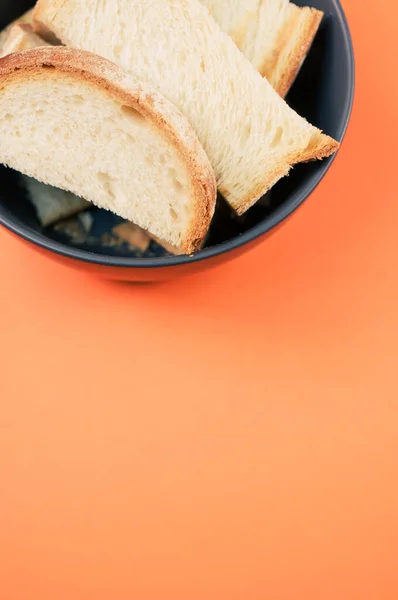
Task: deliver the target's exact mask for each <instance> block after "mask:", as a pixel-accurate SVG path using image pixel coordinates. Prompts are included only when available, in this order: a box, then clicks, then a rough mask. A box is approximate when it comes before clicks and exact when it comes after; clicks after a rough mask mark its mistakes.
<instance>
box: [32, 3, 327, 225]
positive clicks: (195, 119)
mask: <svg viewBox="0 0 398 600" xmlns="http://www.w3.org/2000/svg"><path fill="white" fill-rule="evenodd" d="M34 22H35V26H36V27H39V28H40V31H46V30H50V31H51V32H52V33H53V34H55V36H56V37H57V38H59V39H60V40H61V41H62V42H63V43H64V44H66V45H69V46H74V47H76V48H81V49H84V50H88V51H90V52H93V53H96V54H99V55H102V56H105V57H106V58H108V59H110V60H111V61H113V62H115V63H116V64H118V65H119V66H121V67H123V68H124V69H126V70H127V71H129V72H130V73H135V74H136V75H137V76H138V77H139V78H141V79H143V80H147V81H148V82H149V83H151V84H152V85H154V86H155V87H156V88H157V89H158V90H159V91H160V92H161V93H162V94H163V95H164V96H165V97H166V98H168V100H170V101H171V102H173V103H174V104H175V105H176V106H177V107H178V108H180V110H181V111H182V112H183V113H184V114H185V116H186V117H187V118H188V120H189V121H190V122H191V124H192V125H193V127H194V129H195V130H196V132H197V134H198V137H199V140H200V141H201V143H202V145H203V147H204V148H205V151H206V152H207V155H208V156H209V159H210V162H211V163H212V165H213V167H214V171H215V173H216V178H217V184H218V187H219V190H220V192H221V193H222V194H223V196H224V197H225V198H226V200H227V201H228V202H229V204H230V205H231V206H232V207H233V208H234V209H235V210H236V211H237V212H238V213H239V214H242V213H244V212H245V211H246V210H247V209H248V208H250V207H251V206H252V205H253V204H254V203H255V202H256V201H257V200H258V199H259V198H261V197H262V196H263V195H264V194H265V193H266V192H267V191H268V190H269V189H270V188H271V187H272V186H273V185H274V184H275V183H276V182H277V181H278V180H279V179H280V178H281V177H283V176H284V175H286V174H287V173H288V172H289V170H290V168H291V166H292V165H294V164H296V163H299V162H302V161H307V160H311V159H317V158H324V157H326V156H329V155H330V154H332V153H333V152H335V151H336V150H337V148H338V146H339V144H338V143H337V142H336V141H334V140H333V139H331V138H330V137H327V136H325V135H323V134H322V133H321V132H320V131H319V130H318V129H316V128H315V127H313V126H312V125H310V124H309V123H308V122H307V121H305V119H303V118H301V117H300V116H299V115H298V114H297V113H295V112H294V111H293V110H292V109H291V108H289V106H288V105H287V104H286V103H285V102H284V101H283V100H282V99H281V98H280V96H279V95H278V94H277V93H276V92H275V90H274V89H273V88H272V86H271V84H270V83H268V81H267V80H266V79H264V78H262V77H261V75H260V74H259V73H258V72H257V71H256V70H255V68H254V67H253V65H251V64H250V62H249V61H248V60H247V58H246V57H245V56H244V55H243V54H242V53H241V52H240V51H239V50H238V48H237V46H236V45H235V43H234V42H233V41H232V39H231V38H230V37H229V36H228V35H226V34H225V33H223V32H222V31H221V29H220V28H219V26H218V25H217V23H216V22H215V20H214V19H213V18H212V17H211V16H210V14H209V11H208V10H207V8H206V7H205V6H204V5H203V4H201V3H200V2H199V1H198V0H151V2H145V3H143V2H142V0H129V1H127V0H93V1H92V2H88V1H87V0H39V2H38V4H37V5H36V10H35V13H34Z"/></svg>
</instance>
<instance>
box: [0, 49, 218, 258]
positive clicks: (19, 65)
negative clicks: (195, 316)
mask: <svg viewBox="0 0 398 600" xmlns="http://www.w3.org/2000/svg"><path fill="white" fill-rule="evenodd" d="M45 67H52V68H54V69H56V70H57V72H58V73H60V74H62V73H65V74H68V75H70V76H72V77H76V78H77V79H79V80H83V81H86V82H89V83H90V84H94V85H96V86H98V87H100V88H101V89H102V90H103V91H104V92H106V93H107V94H108V95H109V96H111V97H112V98H113V99H114V100H116V101H117V102H120V103H121V104H123V105H125V106H128V107H131V108H133V109H134V110H136V111H138V112H139V113H140V114H142V116H143V117H145V118H146V119H148V120H150V121H151V122H152V123H153V124H154V125H155V126H156V127H157V129H158V130H160V131H161V132H162V133H163V134H164V135H165V136H166V138H167V139H168V140H169V142H170V143H171V144H172V145H173V146H174V147H175V149H176V150H177V152H178V153H179V155H180V157H181V158H182V160H183V161H184V163H185V164H186V167H187V170H188V172H189V174H190V177H191V181H192V185H193V190H194V210H193V219H192V223H191V225H190V227H189V230H188V232H187V235H186V236H185V239H183V240H182V241H181V246H180V247H181V250H182V251H183V252H185V253H187V254H191V253H193V252H196V251H197V250H199V249H200V246H201V242H202V240H203V238H204V236H205V235H206V233H207V231H208V229H209V226H210V223H211V219H212V217H213V214H214V210H215V203H216V181H215V176H214V172H213V169H212V167H211V165H210V163H209V159H208V158H207V155H206V153H205V151H204V150H203V147H202V146H201V144H200V143H199V140H198V138H197V136H196V134H195V132H194V131H193V129H192V127H191V126H190V125H189V123H188V121H187V120H186V118H185V117H184V116H183V115H182V114H181V113H180V112H179V111H178V110H177V109H176V108H175V107H174V106H173V105H172V104H171V103H170V102H168V101H167V100H166V99H164V98H163V96H161V95H160V94H159V93H158V92H156V91H154V90H152V89H151V88H150V87H149V86H148V85H147V84H145V83H141V82H140V81H139V80H137V79H135V78H134V77H132V76H131V75H128V74H126V73H125V72H124V71H123V70H121V69H119V68H118V67H117V66H116V65H114V64H113V63H111V62H110V61H108V60H106V59H104V58H101V57H99V56H97V55H94V54H91V53H89V52H85V51H81V50H76V49H73V48H66V47H59V46H58V47H55V48H54V47H41V48H37V49H36V48H35V49H31V50H26V51H24V52H21V53H17V54H11V55H9V56H6V57H5V58H3V59H2V60H1V61H0V85H2V86H3V85H5V84H6V83H7V84H12V83H13V82H15V81H17V80H18V81H19V80H20V79H21V78H22V79H23V78H25V80H26V79H27V78H29V77H32V76H34V77H36V76H37V75H38V74H39V73H40V72H43V69H44V68H45Z"/></svg>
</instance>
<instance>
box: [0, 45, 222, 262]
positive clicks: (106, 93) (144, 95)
mask: <svg viewBox="0 0 398 600" xmlns="http://www.w3.org/2000/svg"><path fill="white" fill-rule="evenodd" d="M0 162H2V163H5V164H6V165H9V166H10V167H12V168H14V169H17V170H18V171H21V172H22V173H25V174H26V175H29V176H31V177H34V178H35V179H38V180H40V181H42V182H44V183H48V184H50V185H53V186H56V187H58V188H61V189H64V190H68V191H71V192H73V193H74V194H76V195H78V196H81V197H83V198H85V199H87V200H89V201H91V202H93V203H94V204H96V205H98V206H100V207H101V208H105V209H108V210H112V211H113V212H115V213H116V214H118V215H120V216H121V217H123V218H125V219H128V220H129V221H133V222H134V223H136V224H137V225H140V226H141V227H143V228H144V229H147V230H148V231H150V232H151V233H154V234H155V235H157V236H158V237H160V238H162V239H164V240H165V241H167V242H169V243H171V244H173V245H175V246H177V247H178V248H180V249H181V250H182V251H184V252H186V253H191V252H194V251H195V250H197V249H198V248H199V247H200V244H201V240H202V239H203V237H204V236H205V234H206V232H207V230H208V228H209V224H210V221H211V218H212V216H213V212H214V207H215V198H216V187H215V180H214V173H213V171H212V169H211V166H210V164H209V161H208V159H207V156H206V154H205V152H204V150H203V148H202V147H201V145H200V144H199V142H198V140H197V137H196V136H195V133H194V132H193V130H192V128H191V127H190V125H189V124H188V122H187V121H186V119H185V118H184V117H183V116H182V115H181V113H179V112H178V111H177V110H176V109H175V107H174V106H173V105H171V104H170V103H169V102H167V101H166V100H165V99H164V98H163V97H162V96H160V95H159V94H158V93H156V92H154V91H153V90H152V88H151V87H150V86H149V85H147V84H142V83H141V82H139V81H138V80H137V79H135V78H134V77H132V76H129V75H127V74H126V73H124V72H123V71H121V70H120V69H118V68H117V67H116V66H115V65H113V64H112V63H110V62H108V61H107V60H105V59H102V58H100V57H97V56H94V55H92V54H89V53H87V52H80V51H78V50H75V49H71V48H62V47H56V48H37V49H33V50H27V51H25V52H20V53H17V54H11V55H9V56H6V57H5V58H3V59H2V60H1V61H0Z"/></svg>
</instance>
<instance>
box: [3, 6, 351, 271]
mask: <svg viewBox="0 0 398 600" xmlns="http://www.w3.org/2000/svg"><path fill="white" fill-rule="evenodd" d="M333 2H334V4H335V6H336V9H337V18H338V19H339V22H340V27H341V30H342V32H343V37H344V50H345V53H346V55H347V56H348V65H347V67H348V77H349V81H350V90H349V93H348V94H347V98H346V101H345V106H344V110H343V111H342V119H341V125H340V131H339V132H338V135H336V138H337V140H338V141H339V142H340V143H341V142H342V141H343V139H344V137H345V134H346V131H347V128H348V124H349V122H350V117H351V113H352V108H353V103H354V95H355V58H354V48H353V42H352V36H351V32H350V28H349V25H348V21H347V17H346V15H345V12H344V9H343V7H342V5H341V2H340V0H333ZM337 154H338V153H336V154H334V155H333V156H331V157H330V158H328V159H326V160H325V161H324V162H323V165H322V168H321V169H320V170H319V172H318V173H317V174H316V175H315V176H314V177H312V178H311V179H310V180H309V181H307V183H306V184H305V185H303V186H302V187H300V188H299V189H298V190H297V191H295V192H294V193H293V195H292V197H291V198H290V200H289V202H288V203H285V204H283V205H281V206H279V207H278V208H277V209H275V211H273V212H272V213H271V214H270V215H269V216H268V217H267V218H265V219H264V220H263V221H261V223H259V224H258V225H255V226H254V227H252V228H250V229H249V230H248V231H246V232H245V233H242V234H241V235H239V236H237V237H234V238H232V239H230V240H227V241H225V242H222V243H221V244H216V245H214V246H211V247H209V248H205V249H204V250H201V251H200V252H198V253H197V254H194V255H189V256H187V255H182V256H165V257H154V258H135V257H131V258H130V257H119V256H106V255H100V254H95V253H93V252H90V251H89V250H80V249H79V248H73V247H72V246H67V245H65V244H62V243H61V242H57V241H56V240H52V239H50V238H45V237H44V236H42V235H40V234H39V233H38V232H36V231H35V230H33V229H31V228H29V227H26V226H23V225H18V224H15V223H13V222H12V221H9V220H7V218H5V217H4V215H3V214H1V213H0V224H1V225H3V226H4V227H5V228H6V229H8V230H9V231H11V232H12V233H14V234H16V235H17V236H19V237H21V238H22V239H24V240H26V241H28V242H31V243H32V244H34V245H36V246H39V247H40V248H43V249H44V250H48V251H50V252H52V253H55V254H58V255H61V256H64V257H67V258H70V259H74V260H78V261H81V262H84V263H90V264H94V265H102V266H108V267H123V268H126V267H131V268H135V269H137V268H138V269H153V268H159V267H163V268H164V267H175V266H182V265H187V264H191V263H197V262H201V261H206V260H208V259H211V258H214V257H216V256H219V255H221V254H224V253H229V252H231V251H233V250H236V249H238V248H239V247H241V246H244V245H246V244H248V243H249V242H252V241H254V240H256V239H257V238H259V237H261V236H263V235H264V234H266V233H268V232H270V231H271V230H272V229H274V228H275V227H276V226H277V225H280V224H282V223H283V222H284V221H285V220H286V219H287V218H288V217H289V216H290V215H291V214H292V213H293V212H294V211H295V210H297V208H298V207H299V206H300V205H301V204H303V202H305V200H306V199H307V198H308V197H309V196H310V195H311V194H312V192H313V191H314V190H315V189H316V188H317V187H318V185H319V184H320V182H321V180H322V179H323V178H324V177H325V175H326V173H327V172H328V170H329V169H330V167H331V166H332V164H333V162H334V160H335V159H336V156H337Z"/></svg>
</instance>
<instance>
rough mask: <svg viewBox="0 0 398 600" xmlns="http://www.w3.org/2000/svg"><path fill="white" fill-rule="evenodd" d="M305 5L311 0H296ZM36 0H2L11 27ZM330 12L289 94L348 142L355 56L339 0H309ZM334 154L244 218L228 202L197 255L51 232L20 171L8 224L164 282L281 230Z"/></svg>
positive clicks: (8, 187) (8, 179)
mask: <svg viewBox="0 0 398 600" xmlns="http://www.w3.org/2000/svg"><path fill="white" fill-rule="evenodd" d="M296 3H297V4H299V5H302V6H305V5H306V4H307V2H305V0H296ZM32 4H33V3H32V2H31V1H30V0H14V1H13V2H12V3H11V2H9V0H0V26H1V27H4V26H6V25H7V24H8V23H10V22H11V21H12V20H14V19H15V18H17V17H18V16H19V15H20V14H21V13H22V12H24V11H25V10H27V9H28V8H30V6H32ZM308 4H311V5H312V6H314V7H315V8H318V9H320V10H322V11H324V13H325V18H324V20H323V23H322V25H321V28H320V31H319V32H318V35H317V37H316V40H315V43H314V45H313V47H312V49H311V51H310V53H309V55H308V58H307V60H306V61H305V63H304V65H303V68H302V69H301V71H300V73H299V76H298V78H297V80H296V82H295V84H294V86H293V88H292V90H291V92H290V93H289V96H288V98H287V101H288V103H289V104H290V105H291V106H292V107H293V108H294V109H295V110H297V112H298V113H299V114H301V115H302V116H304V117H306V118H307V119H308V120H309V121H310V122H311V123H313V124H314V125H316V126H317V127H319V128H320V129H322V130H323V131H325V133H327V134H328V135H331V136H332V137H334V138H335V139H337V140H339V141H342V139H343V137H344V134H345V131H346V128H347V125H348V122H349V119H350V115H351V110H352V103H353V97H354V77H355V76H354V54H353V47H352V41H351V36H350V32H349V28H348V24H347V21H346V18H345V16H344V12H343V9H342V7H341V4H340V2H339V0H308ZM333 160H334V157H331V158H329V159H327V160H324V161H318V162H314V163H309V164H301V165H298V166H296V167H295V168H294V169H293V170H292V172H291V175H290V177H287V178H285V179H283V180H282V181H280V182H279V183H278V184H277V185H276V186H275V187H274V188H273V189H272V191H271V193H270V194H269V195H267V198H266V201H260V202H259V203H258V204H257V205H256V206H254V207H253V208H252V209H251V210H250V211H248V213H247V214H246V215H244V216H243V217H240V218H239V217H236V216H235V215H233V214H232V212H231V211H230V209H229V208H228V207H227V206H226V204H225V203H224V202H223V201H222V200H221V199H220V201H219V203H218V208H217V211H216V216H215V219H214V222H213V224H212V227H211V231H210V235H209V237H208V240H207V243H206V247H205V248H204V249H203V250H202V251H201V252H199V253H198V254H196V255H195V256H193V257H186V256H183V257H175V256H170V255H169V254H167V253H166V252H164V251H163V250H162V249H161V248H160V247H159V246H157V245H156V244H154V243H152V244H151V246H150V248H149V250H148V252H146V253H145V254H144V255H142V254H141V255H140V254H138V253H136V252H134V251H133V250H131V248H128V247H127V246H126V247H117V248H109V247H106V246H104V245H102V244H101V243H100V242H99V241H98V243H95V242H94V243H93V241H92V240H91V241H90V243H85V242H84V243H77V244H76V243H75V242H74V241H73V240H71V239H68V238H67V237H65V236H62V234H60V233H59V232H56V231H55V230H54V229H52V228H45V229H43V228H42V227H41V226H40V224H39V222H38V221H37V219H36V216H35V214H34V211H33V209H32V207H31V206H30V203H29V202H28V200H27V199H26V197H25V195H24V192H23V189H22V187H21V185H20V182H19V175H18V173H16V172H15V171H12V170H10V169H5V168H3V167H0V224H2V225H4V226H5V227H7V228H8V229H9V230H10V231H12V232H14V233H15V234H16V235H17V236H19V237H20V238H22V239H23V240H24V241H26V242H27V243H29V244H30V245H31V246H32V248H35V249H36V250H39V251H41V252H43V253H45V254H47V255H48V256H49V257H51V258H53V259H56V260H58V261H60V262H63V263H66V264H67V265H70V266H72V267H75V268H78V269H83V270H86V271H92V272H95V273H98V274H100V275H102V276H105V277H112V278H117V279H124V280H129V281H156V280H160V279H169V278H172V277H175V276H179V275H183V274H188V273H193V272H196V271H200V270H203V269H206V268H209V267H211V266H213V265H215V264H217V263H220V262H223V261H227V260H230V259H232V258H233V257H235V256H237V255H239V254H241V253H242V252H244V251H246V250H247V249H249V248H251V247H252V246H253V245H255V244H257V243H259V242H260V241H262V240H263V239H264V237H265V236H266V235H269V234H270V233H272V232H273V231H275V230H276V229H277V228H278V226H280V225H282V224H283V223H284V222H285V221H286V219H287V218H288V217H289V216H290V215H291V214H292V213H293V212H294V211H295V210H296V209H297V208H298V207H299V206H300V204H302V203H303V202H304V200H305V199H306V198H308V196H309V195H310V194H311V192H312V191H313V190H314V189H315V188H316V187H317V185H318V184H319V182H320V181H321V179H322V178H323V177H324V176H325V174H326V172H327V171H328V169H329V168H330V166H331V165H332V162H333ZM93 217H94V224H95V229H96V231H97V232H98V240H99V239H100V237H101V234H103V233H104V232H105V231H108V230H111V228H112V226H113V225H114V224H115V217H114V216H113V215H111V214H110V213H107V212H105V211H101V210H99V209H93Z"/></svg>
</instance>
